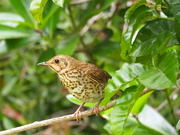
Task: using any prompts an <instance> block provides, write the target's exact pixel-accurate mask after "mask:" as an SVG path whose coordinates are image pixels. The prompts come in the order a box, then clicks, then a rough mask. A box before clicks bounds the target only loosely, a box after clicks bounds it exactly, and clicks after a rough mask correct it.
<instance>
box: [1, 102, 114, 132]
mask: <svg viewBox="0 0 180 135" xmlns="http://www.w3.org/2000/svg"><path fill="white" fill-rule="evenodd" d="M115 104H116V101H115V100H113V101H111V102H109V103H108V104H107V105H106V106H100V107H99V112H102V111H106V110H108V109H110V108H112V107H113V106H114V105H115ZM93 114H94V113H93V112H92V110H87V111H84V112H82V115H81V118H83V117H87V116H90V115H93ZM74 119H75V118H74V116H73V114H70V115H65V116H61V117H57V118H52V119H47V120H43V121H36V122H33V123H30V124H27V125H24V126H20V127H16V128H12V129H9V130H4V131H1V132H0V135H9V134H15V133H19V132H23V131H26V130H30V129H34V128H38V127H43V126H48V125H52V124H56V123H60V122H64V121H69V120H74Z"/></svg>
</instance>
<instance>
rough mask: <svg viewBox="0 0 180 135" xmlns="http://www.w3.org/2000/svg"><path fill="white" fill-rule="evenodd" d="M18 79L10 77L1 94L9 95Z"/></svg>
mask: <svg viewBox="0 0 180 135" xmlns="http://www.w3.org/2000/svg"><path fill="white" fill-rule="evenodd" d="M17 80H18V78H17V77H14V78H12V79H10V80H9V82H8V83H7V84H6V85H5V86H4V87H3V89H2V91H1V94H2V95H3V96H7V95H8V94H9V93H10V92H11V91H13V90H14V89H13V87H14V85H15V84H16V82H17Z"/></svg>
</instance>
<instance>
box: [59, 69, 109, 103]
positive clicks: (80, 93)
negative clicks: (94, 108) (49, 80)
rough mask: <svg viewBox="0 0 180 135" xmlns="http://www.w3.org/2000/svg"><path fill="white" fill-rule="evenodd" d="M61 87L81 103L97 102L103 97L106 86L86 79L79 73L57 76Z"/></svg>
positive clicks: (85, 76) (86, 77)
mask: <svg viewBox="0 0 180 135" xmlns="http://www.w3.org/2000/svg"><path fill="white" fill-rule="evenodd" d="M59 78H60V80H61V82H62V84H63V86H64V87H65V88H66V89H68V91H69V93H70V94H72V95H73V96H74V97H76V98H77V99H79V100H80V101H82V102H89V103H90V102H97V101H99V100H100V99H102V98H103V96H104V87H105V86H106V84H103V83H99V82H97V81H94V80H93V79H91V78H88V76H87V75H86V74H80V73H79V72H73V73H64V74H59Z"/></svg>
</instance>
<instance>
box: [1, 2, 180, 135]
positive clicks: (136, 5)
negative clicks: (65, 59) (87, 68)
mask: <svg viewBox="0 0 180 135" xmlns="http://www.w3.org/2000/svg"><path fill="white" fill-rule="evenodd" d="M0 7H1V8H0V56H1V57H0V88H1V89H0V90H1V91H0V93H1V94H0V102H1V105H0V109H1V110H2V112H0V129H1V130H4V129H9V128H12V127H17V126H20V125H24V124H27V123H30V122H34V121H37V120H42V119H46V118H50V117H52V116H54V115H55V114H58V115H65V114H69V113H73V112H74V110H75V109H76V108H74V107H73V104H71V103H70V102H69V101H68V100H67V99H69V100H70V101H72V102H73V103H77V104H80V103H81V102H80V101H77V99H74V98H73V97H72V96H70V95H68V96H67V99H65V95H67V91H66V90H64V89H63V87H62V85H61V83H60V82H59V80H58V79H57V77H56V76H55V74H54V73H53V72H51V71H50V70H48V69H47V68H44V67H39V66H37V63H38V62H41V61H46V60H48V59H49V58H51V57H52V56H54V55H57V54H66V55H71V56H73V57H75V58H77V59H79V60H82V61H87V62H91V63H94V64H96V65H98V66H99V67H101V68H103V69H105V70H106V71H107V72H109V73H110V74H111V75H112V79H111V80H109V81H108V84H107V87H106V88H105V97H104V100H103V101H102V103H101V104H102V105H105V104H106V103H107V102H109V101H111V100H113V99H116V100H117V102H116V106H115V107H114V108H113V109H111V110H110V111H106V112H103V113H102V114H103V115H106V116H107V117H108V118H109V119H108V120H107V121H105V120H104V119H103V118H101V117H98V118H97V117H94V116H92V119H89V121H90V122H89V123H88V124H86V123H83V126H81V128H84V129H83V131H81V132H79V131H78V130H77V129H76V128H73V127H71V128H70V123H64V124H66V125H68V126H67V127H66V128H64V127H63V126H62V125H58V126H60V128H58V130H57V127H56V126H52V127H48V128H49V129H51V128H52V129H53V130H52V131H55V130H56V131H57V132H65V133H66V134H72V133H73V134H80V135H83V134H92V133H93V134H115V135H116V134H123V135H137V134H138V135H140V134H147V135H171V134H173V135H176V134H178V132H179V129H180V128H179V127H180V126H179V125H180V124H179V123H180V122H179V121H178V118H179V117H180V114H178V112H179V109H178V108H180V104H179V102H180V98H179V81H178V79H179V76H178V73H179V67H180V65H179V63H180V44H179V42H180V10H179V9H180V2H179V0H164V1H162V0H153V1H151V0H148V1H146V0H139V1H135V0H132V1H126V0H123V1H118V0H107V1H104V0H90V1H87V0H82V1H76V0H65V1H64V0H52V1H51V0H49V1H48V0H32V1H31V0H8V1H6V0H2V2H0ZM58 90H59V91H58ZM143 90H151V92H149V93H147V94H144V95H142V94H141V93H142V91H143ZM119 92H120V93H121V94H119ZM94 104H95V103H93V104H86V106H88V107H92V106H93V105H94ZM164 104H166V106H164V107H162V105H164ZM68 108H73V109H72V110H71V109H68ZM155 108H156V109H155ZM158 108H160V109H158ZM60 110H61V111H60ZM59 111H60V112H59ZM157 111H159V112H157ZM83 122H84V121H83ZM91 123H93V124H91ZM162 123H163V124H162ZM84 125H85V126H84ZM103 127H104V128H103ZM39 130H41V131H42V130H43V129H36V130H33V131H27V132H26V133H23V134H32V133H35V132H38V131H39Z"/></svg>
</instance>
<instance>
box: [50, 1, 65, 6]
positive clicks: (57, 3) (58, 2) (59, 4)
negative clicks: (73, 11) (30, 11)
mask: <svg viewBox="0 0 180 135" xmlns="http://www.w3.org/2000/svg"><path fill="white" fill-rule="evenodd" d="M52 1H53V2H54V3H55V4H56V5H58V6H60V7H63V4H64V0H52Z"/></svg>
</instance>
